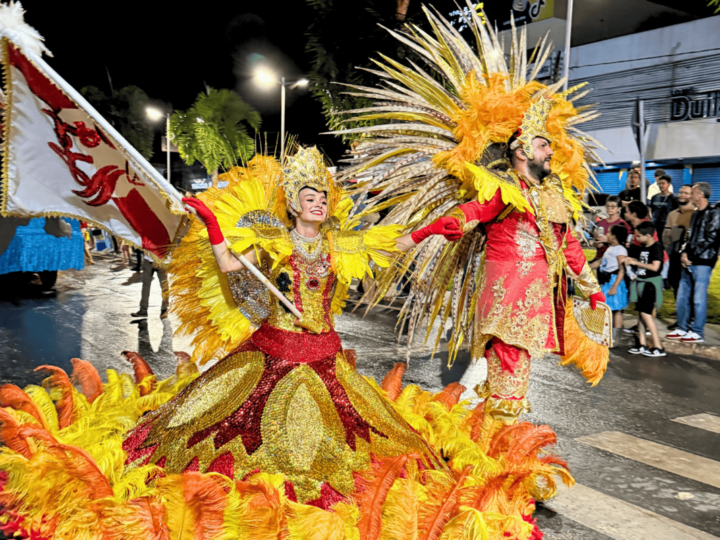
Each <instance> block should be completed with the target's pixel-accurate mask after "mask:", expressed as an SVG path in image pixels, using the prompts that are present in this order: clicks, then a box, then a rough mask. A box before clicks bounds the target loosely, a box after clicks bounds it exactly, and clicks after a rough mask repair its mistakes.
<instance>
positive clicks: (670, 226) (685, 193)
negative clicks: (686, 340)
mask: <svg viewBox="0 0 720 540" xmlns="http://www.w3.org/2000/svg"><path fill="white" fill-rule="evenodd" d="M691 197H692V187H691V186H682V187H681V188H680V189H679V190H678V194H677V200H678V208H677V210H673V211H672V212H670V213H669V214H668V218H667V221H666V222H665V230H664V231H663V234H662V243H663V246H664V247H665V253H667V254H668V259H669V267H668V277H667V279H668V285H669V287H670V288H671V289H672V290H673V294H674V295H675V301H676V302H677V298H678V287H679V285H680V276H681V275H682V265H681V264H680V248H682V246H683V244H684V243H685V240H686V238H687V232H688V231H689V230H690V220H691V219H692V215H693V212H694V211H695V205H694V204H693V203H692V199H691ZM689 307H690V310H691V313H690V320H691V321H692V302H691V303H690V306H689ZM677 327H678V325H677V323H673V324H671V325H668V330H675V329H676V328H677Z"/></svg>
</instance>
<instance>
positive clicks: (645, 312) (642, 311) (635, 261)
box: [624, 221, 667, 357]
mask: <svg viewBox="0 0 720 540" xmlns="http://www.w3.org/2000/svg"><path fill="white" fill-rule="evenodd" d="M634 236H635V238H634V240H635V239H637V241H638V245H636V246H631V248H630V250H629V257H626V258H625V261H624V262H625V265H630V266H632V267H633V270H634V273H635V278H634V279H633V280H632V282H631V284H630V301H631V302H635V309H636V310H637V312H638V314H639V315H640V323H641V324H640V328H638V333H637V339H638V342H637V344H636V345H635V347H632V348H631V349H629V350H628V352H629V353H630V354H642V355H643V356H652V357H660V356H667V353H666V352H665V349H664V348H663V347H662V346H661V345H660V335H659V334H658V330H657V325H656V324H655V317H654V312H655V309H656V308H659V307H660V305H661V304H662V301H663V292H662V276H661V275H660V272H661V270H662V264H663V255H664V253H663V249H662V245H661V244H660V242H658V241H657V234H656V231H655V226H654V225H653V224H652V223H650V222H649V221H645V222H643V223H640V224H639V225H638V226H637V227H635V235H634ZM643 327H644V328H643ZM645 329H647V330H649V331H650V335H651V336H652V340H653V345H654V347H648V346H647V345H646V344H645Z"/></svg>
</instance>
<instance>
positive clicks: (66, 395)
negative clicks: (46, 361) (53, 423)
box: [35, 366, 75, 429]
mask: <svg viewBox="0 0 720 540" xmlns="http://www.w3.org/2000/svg"><path fill="white" fill-rule="evenodd" d="M40 370H45V371H49V372H50V373H51V374H52V375H50V377H48V378H47V379H45V380H44V381H43V386H44V387H46V388H47V387H57V388H60V389H61V391H62V397H61V398H60V399H59V400H58V401H56V402H55V409H56V410H57V413H58V423H59V425H60V429H64V428H66V427H68V426H69V425H70V424H72V422H73V412H74V405H73V392H74V391H75V389H74V388H73V385H72V383H71V382H70V378H69V377H68V376H67V373H65V371H64V370H62V369H60V368H59V367H55V366H38V367H36V368H35V371H40Z"/></svg>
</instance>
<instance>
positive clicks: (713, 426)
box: [673, 413, 720, 433]
mask: <svg viewBox="0 0 720 540" xmlns="http://www.w3.org/2000/svg"><path fill="white" fill-rule="evenodd" d="M673 422H677V423H679V424H686V425H688V426H692V427H696V428H700V429H704V430H705V431H711V432H713V433H720V416H713V415H712V414H707V413H702V414H693V415H692V416H681V417H680V418H673Z"/></svg>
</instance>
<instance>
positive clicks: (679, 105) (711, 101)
mask: <svg viewBox="0 0 720 540" xmlns="http://www.w3.org/2000/svg"><path fill="white" fill-rule="evenodd" d="M718 100H720V90H713V91H712V92H703V93H700V94H698V93H696V92H695V89H694V88H683V89H682V90H673V92H672V100H671V102H670V121H671V122H684V121H685V120H694V119H696V118H717V117H720V103H718Z"/></svg>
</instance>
